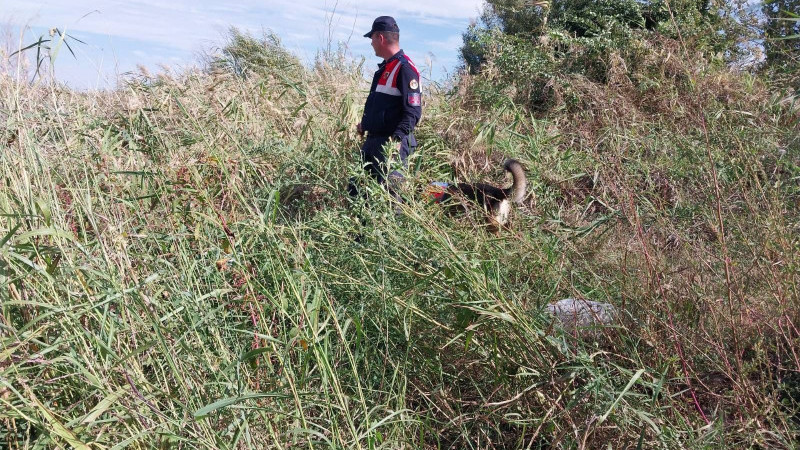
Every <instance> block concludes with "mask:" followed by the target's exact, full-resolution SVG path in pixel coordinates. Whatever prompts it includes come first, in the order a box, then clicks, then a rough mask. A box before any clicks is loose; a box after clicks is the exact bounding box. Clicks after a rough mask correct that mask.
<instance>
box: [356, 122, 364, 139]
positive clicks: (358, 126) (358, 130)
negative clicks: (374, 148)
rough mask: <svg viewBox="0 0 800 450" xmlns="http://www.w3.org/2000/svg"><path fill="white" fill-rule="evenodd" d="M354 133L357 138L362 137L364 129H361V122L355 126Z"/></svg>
mask: <svg viewBox="0 0 800 450" xmlns="http://www.w3.org/2000/svg"><path fill="white" fill-rule="evenodd" d="M356 131H357V132H358V135H359V136H363V135H364V129H363V128H361V122H358V125H356Z"/></svg>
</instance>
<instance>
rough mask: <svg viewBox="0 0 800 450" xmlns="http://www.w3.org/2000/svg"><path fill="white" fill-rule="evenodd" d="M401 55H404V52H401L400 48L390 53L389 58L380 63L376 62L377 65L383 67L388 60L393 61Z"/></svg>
mask: <svg viewBox="0 0 800 450" xmlns="http://www.w3.org/2000/svg"><path fill="white" fill-rule="evenodd" d="M403 55H405V53H403V50H402V49H400V51H398V52H397V53H395V54H394V55H392V57H391V58H389V59H387V60H386V61H383V62H382V63H380V64H378V67H381V68H382V67H384V66H385V65H387V64H389V63H390V62H392V61H394V60H395V59H398V58H400V57H401V56H403Z"/></svg>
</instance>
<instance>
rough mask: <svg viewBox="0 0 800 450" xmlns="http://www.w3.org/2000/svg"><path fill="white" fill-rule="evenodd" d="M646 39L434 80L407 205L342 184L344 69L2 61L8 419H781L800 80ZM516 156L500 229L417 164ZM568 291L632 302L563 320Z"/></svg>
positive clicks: (666, 431) (166, 423) (727, 426)
mask: <svg viewBox="0 0 800 450" xmlns="http://www.w3.org/2000/svg"><path fill="white" fill-rule="evenodd" d="M659 51H660V50H659V49H654V50H653V53H652V57H653V64H652V66H651V67H653V69H652V72H651V73H649V74H648V75H642V74H638V75H636V74H627V73H626V72H625V71H624V70H619V68H616V69H615V70H616V71H614V72H613V73H610V76H609V78H610V80H611V81H610V82H609V84H608V85H607V86H597V85H594V84H592V83H590V82H588V81H586V80H582V79H579V78H575V79H571V80H564V82H563V83H562V84H561V86H562V87H563V89H564V90H563V91H560V92H559V93H558V94H559V96H560V97H559V98H562V99H564V100H563V104H562V106H563V107H562V108H555V109H554V110H552V111H551V112H550V113H548V114H547V115H545V116H541V117H532V116H531V114H530V113H528V112H527V111H526V110H525V109H524V108H521V107H519V106H517V105H515V104H514V103H512V102H510V101H509V100H508V99H509V98H511V96H512V94H513V93H508V92H503V91H500V92H498V91H497V90H496V89H492V88H490V86H491V85H492V80H491V79H488V80H487V79H483V78H471V79H464V80H462V82H461V84H460V86H459V89H454V90H452V91H450V92H445V91H437V90H435V89H431V90H430V91H429V92H430V93H431V96H430V97H428V99H427V104H426V119H425V121H424V122H423V124H422V125H421V127H420V130H419V133H418V135H419V140H420V142H421V143H422V146H421V148H420V150H419V152H418V153H417V156H418V157H417V158H416V159H415V160H414V161H413V167H414V170H413V171H412V178H411V180H410V183H409V191H410V192H411V193H410V194H409V197H410V201H409V202H408V203H407V204H405V205H404V206H403V207H402V209H403V212H404V214H401V215H396V214H395V206H394V205H392V204H391V202H390V200H389V199H388V198H387V196H386V195H385V194H383V193H382V192H381V191H380V189H374V192H373V195H372V198H373V199H374V201H373V202H372V204H370V205H363V204H358V205H351V204H350V203H349V201H348V200H347V199H346V198H345V195H344V194H343V188H344V184H345V182H346V180H347V178H348V177H349V176H351V175H354V174H357V173H358V171H357V167H356V166H355V164H354V160H353V156H354V151H355V149H356V148H357V145H358V143H357V139H356V136H355V135H354V130H353V124H354V123H355V121H356V119H357V117H358V114H359V113H360V105H361V104H362V101H363V98H364V95H365V89H366V86H365V85H364V81H363V80H361V79H360V77H359V76H358V70H357V68H348V67H344V68H332V67H318V68H316V69H315V70H313V71H301V70H294V71H290V72H289V74H288V76H278V75H277V74H278V72H279V70H278V69H269V68H268V69H267V70H265V71H264V72H263V73H261V74H260V75H259V76H253V77H251V78H249V79H246V80H243V79H240V78H235V77H232V76H231V75H228V74H227V73H226V72H217V73H215V74H211V75H207V74H199V73H195V74H188V75H186V76H184V77H181V78H180V79H172V78H167V77H161V78H153V77H143V79H142V80H140V81H138V82H134V83H132V84H131V85H130V86H128V87H126V88H124V89H120V90H119V91H118V92H114V93H103V94H91V95H85V94H76V93H73V92H69V91H64V90H60V89H56V88H51V87H29V86H23V85H20V84H17V83H14V82H12V81H9V80H2V82H1V84H0V90H1V91H2V95H0V98H3V99H4V100H3V103H2V104H0V106H1V108H0V118H2V120H4V121H5V125H4V127H3V128H2V129H0V151H2V159H0V166H1V167H2V183H3V186H4V188H3V189H2V190H0V212H1V213H2V214H3V215H2V216H0V238H2V239H1V240H0V242H2V245H1V246H0V264H1V265H0V285H2V286H1V287H0V298H1V299H2V313H1V315H0V343H1V345H0V405H2V407H0V442H3V443H4V444H6V443H8V444H9V445H11V447H13V448H30V447H33V446H34V445H36V444H43V445H45V446H46V447H56V448H60V447H65V446H67V445H71V446H73V447H75V448H85V447H82V446H83V445H90V444H91V443H95V444H97V445H103V446H109V447H112V446H114V445H120V446H124V445H129V446H133V447H134V448H152V447H154V446H161V447H169V446H172V445H175V444H179V443H180V444H182V445H185V446H186V447H194V446H200V447H210V448H288V447H294V446H301V447H312V446H313V447H314V448H328V447H335V448H377V447H381V448H398V447H407V448H420V447H422V448H436V447H442V448H469V447H470V446H471V447H472V448H492V447H495V448H573V447H578V446H584V445H585V446H588V447H599V446H601V445H605V444H606V443H608V444H611V445H612V446H613V447H615V448H618V447H624V446H635V445H637V444H641V445H642V446H643V447H645V448H652V447H662V448H676V447H678V446H683V447H689V448H720V447H721V446H728V447H733V448H741V447H746V446H760V447H762V448H763V447H791V446H793V445H794V444H793V442H794V440H795V439H796V431H797V425H796V422H795V420H796V419H792V415H793V414H794V411H795V405H794V404H793V400H792V395H795V396H796V397H794V398H795V399H797V398H798V397H797V396H798V394H797V392H798V389H800V388H798V384H797V383H798V381H797V380H798V377H797V375H796V374H797V370H798V369H800V364H799V363H798V360H797V351H798V350H799V348H798V343H799V342H798V330H797V329H796V328H795V323H796V322H797V319H798V304H797V301H798V291H797V282H798V271H797V257H796V252H797V249H798V238H797V236H798V234H797V226H798V216H797V206H798V205H797V202H798V189H800V187H799V186H798V165H800V161H798V159H799V158H800V150H799V149H800V148H799V147H798V145H800V144H798V141H797V135H796V127H797V120H798V111H797V107H796V105H793V104H791V102H790V101H786V100H783V99H782V98H781V96H778V95H773V94H771V93H770V92H769V91H768V90H767V89H766V88H765V87H764V86H763V85H762V84H761V83H760V82H759V81H758V80H756V79H753V78H750V77H749V76H747V75H736V74H731V73H728V72H727V71H724V70H720V69H715V68H714V67H711V66H709V65H708V64H705V63H704V62H702V60H698V62H697V63H695V64H692V65H685V64H681V63H677V62H674V60H673V61H670V59H669V57H668V55H667V54H666V53H664V54H660V53H659ZM664 51H665V52H666V50H664ZM280 72H283V71H280ZM487 86H489V87H487ZM506 156H513V157H516V158H519V159H520V160H522V161H523V162H524V163H525V165H526V167H527V169H528V173H529V178H530V188H529V190H530V196H529V197H528V199H527V200H526V204H525V205H524V207H522V208H520V209H518V210H517V213H516V216H515V220H514V224H513V228H512V229H511V230H508V231H505V232H503V233H501V234H500V235H499V236H498V237H496V236H493V235H490V234H487V233H484V232H483V231H482V230H481V229H480V228H479V227H476V225H475V223H477V222H479V221H480V218H479V217H471V218H470V217H467V218H459V217H455V218H453V217H448V216H446V215H444V214H442V212H441V211H440V210H439V209H438V208H437V207H435V206H433V205H429V204H427V203H426V202H425V201H424V199H423V198H422V196H420V195H418V194H414V192H418V191H419V190H421V189H422V187H423V186H424V184H425V183H427V181H429V180H432V179H437V180H450V179H452V178H454V177H457V178H460V179H487V180H495V181H499V180H501V179H502V173H501V172H500V169H499V163H500V162H501V161H502V159H503V158H504V157H506ZM373 188H375V187H374V186H373ZM357 216H360V217H365V218H366V220H365V222H364V223H363V224H362V223H361V222H360V221H359V220H358V219H357ZM359 233H360V234H363V236H364V238H363V240H362V241H361V242H360V243H358V242H354V240H353V236H355V235H356V234H359ZM567 296H572V297H584V298H591V299H593V300H598V301H606V302H609V303H612V304H614V305H616V306H617V307H619V308H620V309H622V310H623V311H624V312H625V313H624V319H623V324H622V325H621V326H618V327H615V328H610V329H605V330H598V331H594V332H591V333H588V334H583V335H581V334H575V333H572V332H569V331H563V330H561V329H559V328H558V327H557V326H554V325H553V324H551V323H550V321H549V319H548V317H547V316H546V315H544V314H543V313H542V312H541V308H542V306H543V305H545V304H546V303H548V302H551V301H555V300H558V299H560V298H564V297H567ZM782 403H783V404H784V406H781V404H782ZM701 411H702V412H701ZM704 417H705V419H704ZM706 420H707V421H706Z"/></svg>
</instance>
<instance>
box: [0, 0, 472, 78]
mask: <svg viewBox="0 0 800 450" xmlns="http://www.w3.org/2000/svg"><path fill="white" fill-rule="evenodd" d="M481 5H482V0H406V1H404V2H402V4H395V5H392V6H391V7H379V6H375V5H374V4H373V3H368V2H356V1H350V0H339V1H338V2H337V1H333V0H271V1H266V0H265V1H255V0H240V1H237V2H230V3H225V2H219V1H215V2H212V1H208V0H174V1H171V2H165V1H163V0H131V1H114V0H69V1H64V0H60V1H52V0H32V1H25V0H0V23H2V24H6V25H5V27H6V28H7V29H15V30H16V32H19V30H20V29H22V30H25V32H24V34H23V36H22V39H21V42H22V45H23V46H24V45H28V44H31V43H33V42H35V41H36V39H37V38H38V37H39V35H40V34H42V33H46V32H47V30H48V29H50V28H54V27H56V28H59V29H60V30H66V32H67V33H68V34H70V35H72V36H74V37H76V38H78V39H80V40H81V41H83V42H85V43H86V45H83V44H77V43H76V44H75V45H73V47H72V48H73V50H74V51H75V53H76V55H77V60H76V59H75V58H73V57H72V55H70V54H69V53H68V52H67V51H65V50H62V51H61V52H60V53H59V55H58V57H57V59H56V62H55V68H56V76H57V77H58V78H59V80H61V81H64V82H66V83H67V84H69V85H70V86H72V87H75V88H79V89H87V88H88V89H97V88H99V89H102V88H107V87H113V86H114V83H115V80H116V77H117V74H123V73H126V72H130V71H135V70H136V67H137V65H142V66H145V67H147V68H148V69H149V70H150V71H151V72H158V71H160V70H161V69H160V67H161V66H162V65H163V66H167V67H171V68H174V69H178V70H180V69H181V68H185V67H187V66H190V65H194V64H196V63H197V61H198V60H199V58H198V55H199V54H200V53H201V52H202V51H203V50H207V49H212V48H214V47H215V46H216V45H219V44H220V43H221V42H223V41H224V35H225V34H226V30H228V28H229V27H231V26H235V27H238V28H239V29H242V30H245V31H250V32H252V33H253V34H255V35H260V34H261V32H262V30H266V29H269V30H272V31H274V32H275V33H276V34H277V35H278V36H280V37H281V40H282V41H283V44H284V46H285V47H286V48H287V49H289V50H290V51H292V52H293V53H295V54H297V55H298V56H299V57H301V59H303V60H305V61H307V62H310V61H313V59H314V56H315V54H316V52H317V50H318V49H320V48H323V47H324V46H325V45H326V44H327V42H329V41H332V42H333V43H334V46H335V45H336V43H337V42H345V43H346V44H347V48H348V49H349V52H350V53H351V54H352V55H353V56H354V57H359V56H362V55H363V56H364V57H366V58H367V65H366V66H367V67H374V66H372V62H375V63H377V62H378V59H377V58H376V57H375V56H374V54H373V53H372V48H371V47H370V44H369V39H366V38H364V37H362V35H363V34H364V33H366V32H367V31H369V29H370V25H371V24H372V21H373V19H374V18H375V17H377V16H379V15H392V16H394V17H395V18H396V19H397V21H398V24H399V25H400V40H401V46H402V47H403V48H404V50H405V51H406V53H408V54H409V55H410V56H411V58H412V59H413V60H414V62H415V63H416V65H417V67H419V68H420V69H421V70H422V71H423V73H424V74H425V75H426V76H428V75H429V76H430V77H431V78H433V79H434V80H441V79H443V78H444V77H445V76H446V75H447V74H449V73H451V72H452V71H453V70H454V69H455V68H456V66H457V64H458V47H459V46H460V44H461V33H462V32H463V31H464V30H465V29H466V28H467V26H468V25H469V23H470V21H471V20H473V19H475V18H476V17H477V16H478V15H479V14H480V8H481ZM17 39H18V36H15V37H14V38H13V40H14V42H11V43H5V45H7V46H8V45H9V44H10V46H11V47H12V48H13V47H14V46H17V47H19V42H17ZM6 40H8V38H6Z"/></svg>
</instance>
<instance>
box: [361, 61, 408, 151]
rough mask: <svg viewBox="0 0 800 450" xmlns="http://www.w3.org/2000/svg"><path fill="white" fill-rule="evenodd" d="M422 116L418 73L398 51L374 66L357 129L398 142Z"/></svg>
mask: <svg viewBox="0 0 800 450" xmlns="http://www.w3.org/2000/svg"><path fill="white" fill-rule="evenodd" d="M421 116H422V94H421V91H420V83H419V71H418V70H417V68H416V67H414V63H413V62H411V59H409V57H408V56H406V55H405V53H403V51H402V50H400V51H399V52H397V53H396V54H395V55H394V56H392V57H391V58H389V59H388V60H386V61H384V62H382V63H381V64H379V65H378V71H377V72H375V76H374V77H373V78H372V87H371V88H370V90H369V96H368V97H367V103H366V104H365V105H364V116H363V117H362V118H361V127H362V128H363V129H364V131H367V132H368V133H369V134H370V135H371V136H390V137H393V138H395V139H397V140H398V141H402V140H403V139H404V138H406V137H407V136H408V135H409V134H411V132H412V131H414V127H415V126H416V125H417V122H419V118H420V117H421Z"/></svg>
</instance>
